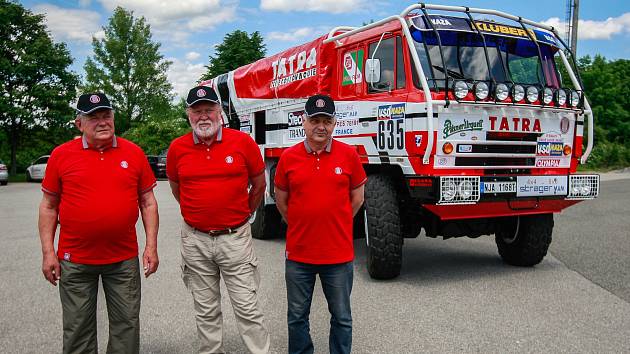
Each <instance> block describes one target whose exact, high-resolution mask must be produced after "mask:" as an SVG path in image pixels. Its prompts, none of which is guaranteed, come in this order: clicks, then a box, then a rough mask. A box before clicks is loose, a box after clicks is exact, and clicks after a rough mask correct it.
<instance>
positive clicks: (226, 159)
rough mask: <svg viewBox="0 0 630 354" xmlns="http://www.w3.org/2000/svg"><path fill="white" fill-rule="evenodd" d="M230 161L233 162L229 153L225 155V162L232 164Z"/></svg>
mask: <svg viewBox="0 0 630 354" xmlns="http://www.w3.org/2000/svg"><path fill="white" fill-rule="evenodd" d="M232 162H234V158H233V157H232V156H230V155H227V156H226V157H225V163H227V164H232Z"/></svg>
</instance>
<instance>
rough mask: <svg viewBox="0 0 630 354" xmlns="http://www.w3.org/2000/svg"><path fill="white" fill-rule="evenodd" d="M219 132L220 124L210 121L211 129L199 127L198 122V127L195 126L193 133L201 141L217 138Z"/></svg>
mask: <svg viewBox="0 0 630 354" xmlns="http://www.w3.org/2000/svg"><path fill="white" fill-rule="evenodd" d="M218 130H219V126H218V124H215V123H214V122H212V121H210V126H209V127H204V128H201V127H200V126H199V122H197V125H196V126H193V131H194V132H195V134H196V135H197V136H198V137H200V138H201V139H208V138H212V137H213V136H215V135H216V134H217V131H218Z"/></svg>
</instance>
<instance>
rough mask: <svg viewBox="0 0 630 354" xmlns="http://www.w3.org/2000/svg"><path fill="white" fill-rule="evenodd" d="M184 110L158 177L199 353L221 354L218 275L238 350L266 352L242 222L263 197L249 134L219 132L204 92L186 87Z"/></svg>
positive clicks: (212, 103)
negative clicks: (176, 219)
mask: <svg viewBox="0 0 630 354" xmlns="http://www.w3.org/2000/svg"><path fill="white" fill-rule="evenodd" d="M186 104H187V106H188V108H187V109H186V113H187V114H188V121H189V122H190V125H191V127H192V132H190V133H188V134H186V135H183V136H181V137H179V138H177V139H175V140H173V142H172V143H171V146H170V148H169V150H168V156H167V161H166V173H167V175H168V179H169V183H170V186H171V191H172V193H173V196H174V197H175V199H176V200H177V201H178V202H179V205H180V210H181V214H182V217H183V223H182V231H181V254H182V263H181V268H182V279H183V281H184V284H185V285H186V288H187V289H188V290H189V291H190V292H191V294H192V297H193V303H194V309H195V318H196V324H197V334H198V337H199V342H200V343H199V353H223V352H224V349H223V329H222V324H223V317H222V313H221V291H220V286H219V281H220V279H221V278H222V277H223V282H224V283H225V286H226V288H227V291H228V295H229V296H230V301H231V302H232V307H233V309H234V314H235V317H236V322H237V326H238V330H239V333H240V334H241V338H242V340H243V343H244V345H245V347H246V348H247V350H248V351H249V352H251V353H268V352H269V333H268V331H267V328H266V327H265V324H264V323H263V322H264V318H263V314H262V312H261V311H260V306H259V303H258V287H259V283H260V276H259V274H258V259H257V258H256V254H255V253H254V250H253V248H252V236H251V229H250V225H249V222H248V220H249V218H250V216H251V214H252V213H253V212H254V211H255V210H256V208H257V207H258V205H259V204H260V202H261V200H262V197H263V193H264V191H265V165H264V162H263V160H262V156H261V154H260V150H259V149H258V145H256V143H255V142H254V141H253V140H252V138H251V137H250V136H249V135H247V134H245V133H242V132H240V131H238V130H233V129H230V128H224V127H223V118H222V116H221V106H220V104H219V100H218V97H217V95H216V93H215V92H214V90H213V89H212V88H210V87H206V86H197V87H195V88H193V89H191V90H190V92H189V93H188V98H187V99H186ZM250 186H251V188H250Z"/></svg>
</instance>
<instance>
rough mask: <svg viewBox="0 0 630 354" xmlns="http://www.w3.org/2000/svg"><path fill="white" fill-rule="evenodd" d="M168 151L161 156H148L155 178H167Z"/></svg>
mask: <svg viewBox="0 0 630 354" xmlns="http://www.w3.org/2000/svg"><path fill="white" fill-rule="evenodd" d="M167 152H168V150H164V151H162V152H161V153H160V154H159V155H147V160H149V165H150V166H151V170H153V174H154V175H155V178H166V153H167Z"/></svg>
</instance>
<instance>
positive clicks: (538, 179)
mask: <svg viewBox="0 0 630 354" xmlns="http://www.w3.org/2000/svg"><path fill="white" fill-rule="evenodd" d="M567 179H568V177H567V176H518V177H516V182H517V188H516V196H517V197H533V196H543V195H567V192H568V190H567Z"/></svg>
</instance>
